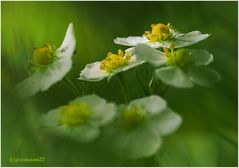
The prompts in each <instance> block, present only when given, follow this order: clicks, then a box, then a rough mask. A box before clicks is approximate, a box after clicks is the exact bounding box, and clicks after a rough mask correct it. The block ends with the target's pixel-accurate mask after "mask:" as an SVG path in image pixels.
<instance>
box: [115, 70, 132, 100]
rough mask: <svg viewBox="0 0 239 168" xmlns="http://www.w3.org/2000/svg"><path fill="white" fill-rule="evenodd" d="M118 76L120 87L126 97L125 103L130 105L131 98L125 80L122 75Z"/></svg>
mask: <svg viewBox="0 0 239 168" xmlns="http://www.w3.org/2000/svg"><path fill="white" fill-rule="evenodd" d="M116 76H117V79H118V81H119V85H120V88H121V91H122V95H123V97H124V101H125V103H128V101H129V98H128V96H127V90H126V85H125V81H124V78H123V76H122V74H118V75H116Z"/></svg>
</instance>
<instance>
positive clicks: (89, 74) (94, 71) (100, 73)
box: [79, 62, 108, 81]
mask: <svg viewBox="0 0 239 168" xmlns="http://www.w3.org/2000/svg"><path fill="white" fill-rule="evenodd" d="M107 76H108V74H107V73H106V72H105V71H104V70H101V69H100V62H95V63H91V64H87V65H86V66H85V68H84V69H83V70H82V71H81V73H80V78H79V79H81V80H86V81H99V80H102V79H104V78H105V77H107Z"/></svg>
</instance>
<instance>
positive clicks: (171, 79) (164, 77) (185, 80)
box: [155, 66, 193, 88]
mask: <svg viewBox="0 0 239 168" xmlns="http://www.w3.org/2000/svg"><path fill="white" fill-rule="evenodd" d="M155 76H156V77H157V78H158V79H160V80H161V81H163V82H164V83H166V84H168V85H171V86H173V87H177V88H190V87H193V83H192V81H191V80H190V79H189V77H188V75H187V74H186V73H184V72H183V70H181V69H180V68H177V67H172V66H170V67H163V68H159V69H156V70H155Z"/></svg>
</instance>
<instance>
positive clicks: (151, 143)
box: [124, 129, 161, 159]
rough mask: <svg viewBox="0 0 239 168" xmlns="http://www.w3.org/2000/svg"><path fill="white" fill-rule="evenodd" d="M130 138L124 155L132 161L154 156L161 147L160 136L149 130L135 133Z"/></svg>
mask: <svg viewBox="0 0 239 168" xmlns="http://www.w3.org/2000/svg"><path fill="white" fill-rule="evenodd" d="M126 136H127V135H126ZM128 136H129V137H128V140H127V142H126V145H125V148H124V154H125V155H126V156H127V157H128V158H131V159H137V158H142V157H149V156H152V155H154V154H155V153H156V152H157V151H158V149H159V148H160V146H161V138H160V136H157V135H156V134H154V133H153V132H151V131H150V130H147V129H142V130H140V131H135V132H133V133H131V134H130V135H128Z"/></svg>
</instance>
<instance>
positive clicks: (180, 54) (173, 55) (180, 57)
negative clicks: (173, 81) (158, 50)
mask: <svg viewBox="0 0 239 168" xmlns="http://www.w3.org/2000/svg"><path fill="white" fill-rule="evenodd" d="M164 55H165V56H166V58H167V64H168V65H173V66H179V67H182V66H184V65H185V64H187V63H188V62H189V61H190V58H191V56H192V53H190V52H187V51H186V50H185V49H184V48H181V49H178V50H176V51H174V49H173V48H172V49H171V51H170V50H169V49H168V48H164Z"/></svg>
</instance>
